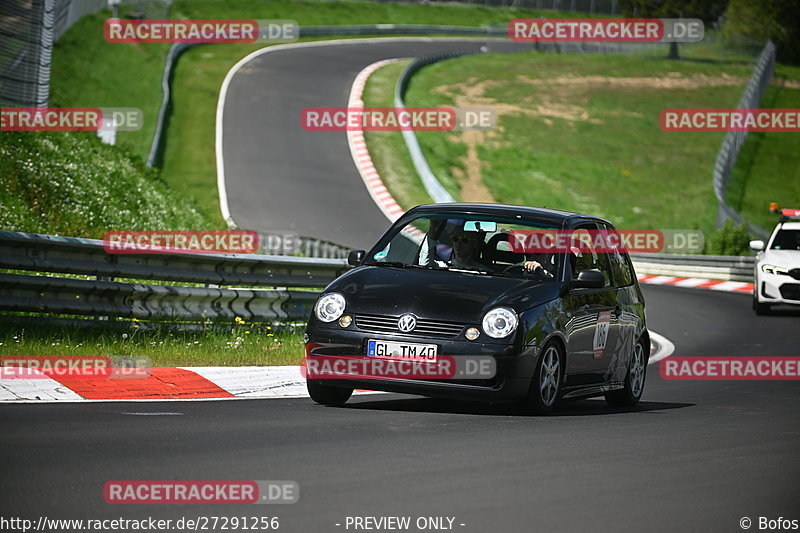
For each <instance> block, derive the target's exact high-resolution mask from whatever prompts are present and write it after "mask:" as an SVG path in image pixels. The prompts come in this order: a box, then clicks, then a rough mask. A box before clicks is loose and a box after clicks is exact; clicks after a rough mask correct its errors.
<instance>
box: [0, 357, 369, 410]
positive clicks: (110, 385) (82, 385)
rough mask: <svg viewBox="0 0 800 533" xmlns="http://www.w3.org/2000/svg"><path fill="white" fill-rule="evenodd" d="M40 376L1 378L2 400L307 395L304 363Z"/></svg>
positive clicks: (3, 401) (79, 400)
mask: <svg viewBox="0 0 800 533" xmlns="http://www.w3.org/2000/svg"><path fill="white" fill-rule="evenodd" d="M40 376H41V377H37V378H2V379H0V403H28V402H36V403H42V402H64V401H66V402H83V401H126V402H127V401H163V400H178V401H180V400H230V399H269V398H308V391H307V390H306V380H305V378H304V377H303V376H302V375H301V373H300V366H242V367H179V368H153V369H152V374H151V375H150V376H149V377H148V378H146V379H76V378H68V379H54V378H52V377H49V376H45V375H42V374H40ZM356 394H377V393H375V392H372V391H356Z"/></svg>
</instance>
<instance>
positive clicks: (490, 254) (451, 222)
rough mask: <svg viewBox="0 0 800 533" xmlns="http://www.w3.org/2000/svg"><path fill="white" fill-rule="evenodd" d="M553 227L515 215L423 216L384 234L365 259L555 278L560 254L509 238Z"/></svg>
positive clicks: (407, 265)
mask: <svg viewBox="0 0 800 533" xmlns="http://www.w3.org/2000/svg"><path fill="white" fill-rule="evenodd" d="M555 229H557V226H554V225H549V224H546V223H536V222H530V221H523V220H521V219H516V218H513V217H511V218H496V217H488V216H469V215H463V216H459V215H453V214H447V215H424V216H420V217H418V218H415V219H414V220H412V221H411V222H410V223H408V224H406V225H405V226H403V227H402V228H396V229H395V231H393V232H391V233H390V234H388V235H386V236H384V238H383V239H381V241H380V242H379V243H378V244H377V245H376V247H375V248H373V249H372V250H371V251H370V252H369V254H368V255H367V258H366V261H365V262H366V264H371V265H379V266H391V267H401V268H423V269H431V270H450V271H459V272H472V273H476V274H481V275H487V276H499V277H520V278H526V279H532V280H539V281H542V282H547V281H553V280H554V279H555V276H556V273H557V272H558V265H559V262H560V260H561V259H560V255H561V254H556V253H522V252H521V251H519V250H518V248H519V247H515V246H513V242H514V241H513V239H514V232H519V231H521V232H525V231H531V230H555Z"/></svg>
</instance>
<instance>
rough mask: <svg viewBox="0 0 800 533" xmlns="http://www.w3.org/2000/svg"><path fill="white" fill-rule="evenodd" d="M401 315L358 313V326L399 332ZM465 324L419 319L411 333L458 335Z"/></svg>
mask: <svg viewBox="0 0 800 533" xmlns="http://www.w3.org/2000/svg"><path fill="white" fill-rule="evenodd" d="M399 319H400V317H399V316H382V315H356V326H357V327H358V328H359V329H363V330H365V331H374V332H376V333H399V332H400V330H399V329H397V321H398V320H399ZM464 327H465V324H459V323H456V322H442V321H440V320H427V319H424V318H418V319H417V327H415V328H414V331H411V332H410V333H409V335H429V336H433V337H456V336H458V335H459V334H460V333H461V332H462V331H463V330H464Z"/></svg>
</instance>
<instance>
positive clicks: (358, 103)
mask: <svg viewBox="0 0 800 533" xmlns="http://www.w3.org/2000/svg"><path fill="white" fill-rule="evenodd" d="M397 61H401V59H399V58H398V59H385V60H383V61H378V62H376V63H372V64H371V65H369V66H367V67H366V68H365V69H364V70H362V71H361V72H359V73H358V75H357V76H356V79H355V81H353V86H352V87H351V88H350V97H349V98H348V99H347V107H348V108H356V107H361V108H363V107H364V101H363V100H362V99H361V96H362V95H363V93H364V86H365V85H366V83H367V79H368V78H369V77H370V76H371V75H372V73H373V72H375V71H376V70H378V69H379V68H381V67H385V66H386V65H390V64H392V63H396V62H397ZM347 144H348V145H349V146H350V154H351V155H352V156H353V162H354V163H355V164H356V168H357V169H358V173H359V174H360V175H361V179H362V180H364V185H366V187H367V191H368V192H369V195H370V196H372V199H373V200H374V201H375V205H377V206H378V208H379V209H380V210H381V211H383V214H384V215H386V218H388V219H389V220H390V221H391V222H394V221H395V220H397V219H398V218H400V216H401V215H402V214H403V213H404V211H403V208H402V207H400V204H398V203H397V201H395V199H394V198H393V197H392V195H391V193H390V192H389V191H388V190H387V189H386V186H385V185H384V183H383V180H382V179H381V177H380V175H379V174H378V171H377V169H376V168H375V165H373V164H372V158H371V157H370V155H369V151H368V150H367V141H366V140H365V139H364V132H363V131H362V130H352V131H351V130H348V131H347Z"/></svg>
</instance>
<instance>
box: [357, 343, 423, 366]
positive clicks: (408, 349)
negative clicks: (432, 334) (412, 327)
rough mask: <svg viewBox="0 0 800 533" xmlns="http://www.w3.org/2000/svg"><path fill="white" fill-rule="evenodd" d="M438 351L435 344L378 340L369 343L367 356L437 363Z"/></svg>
mask: <svg viewBox="0 0 800 533" xmlns="http://www.w3.org/2000/svg"><path fill="white" fill-rule="evenodd" d="M436 350H437V346H436V345H435V344H416V343H410V342H391V341H379V340H376V339H370V340H368V341H367V355H368V356H369V357H383V358H386V359H397V360H402V361H428V362H436Z"/></svg>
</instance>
